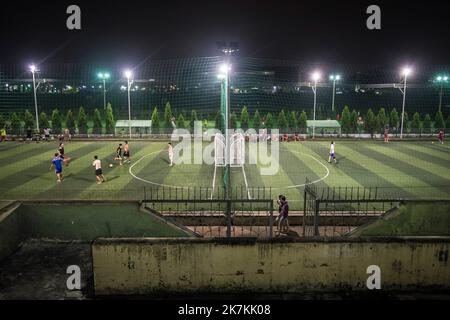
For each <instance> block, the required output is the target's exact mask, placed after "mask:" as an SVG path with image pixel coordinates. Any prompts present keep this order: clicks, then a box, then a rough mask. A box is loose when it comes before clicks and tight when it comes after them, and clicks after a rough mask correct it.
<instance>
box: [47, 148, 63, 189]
mask: <svg viewBox="0 0 450 320" xmlns="http://www.w3.org/2000/svg"><path fill="white" fill-rule="evenodd" d="M63 161H64V160H63V159H62V158H61V157H60V155H59V154H58V153H55V157H54V158H53V160H52V164H51V166H50V170H51V169H52V168H53V167H54V168H55V173H56V181H57V182H61V180H62V167H63Z"/></svg>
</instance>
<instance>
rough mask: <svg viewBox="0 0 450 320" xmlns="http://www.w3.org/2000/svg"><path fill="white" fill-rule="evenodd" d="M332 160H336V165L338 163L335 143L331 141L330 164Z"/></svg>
mask: <svg viewBox="0 0 450 320" xmlns="http://www.w3.org/2000/svg"><path fill="white" fill-rule="evenodd" d="M331 160H334V163H337V161H336V155H335V153H334V141H331V145H330V157H329V158H328V162H329V163H331Z"/></svg>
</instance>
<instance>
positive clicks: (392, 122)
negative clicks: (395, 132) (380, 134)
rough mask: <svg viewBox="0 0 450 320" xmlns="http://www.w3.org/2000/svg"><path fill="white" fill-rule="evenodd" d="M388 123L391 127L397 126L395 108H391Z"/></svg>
mask: <svg viewBox="0 0 450 320" xmlns="http://www.w3.org/2000/svg"><path fill="white" fill-rule="evenodd" d="M389 125H390V126H391V128H398V112H397V110H396V109H395V108H394V109H392V110H391V116H390V117H389Z"/></svg>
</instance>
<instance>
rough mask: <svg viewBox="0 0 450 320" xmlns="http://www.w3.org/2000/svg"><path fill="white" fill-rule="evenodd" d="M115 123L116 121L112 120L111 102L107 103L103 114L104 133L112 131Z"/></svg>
mask: <svg viewBox="0 0 450 320" xmlns="http://www.w3.org/2000/svg"><path fill="white" fill-rule="evenodd" d="M115 125H116V121H114V113H113V109H112V106H111V103H108V105H107V106H106V114H105V127H106V133H110V134H111V133H114V126H115Z"/></svg>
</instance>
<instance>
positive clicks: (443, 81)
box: [436, 76, 448, 112]
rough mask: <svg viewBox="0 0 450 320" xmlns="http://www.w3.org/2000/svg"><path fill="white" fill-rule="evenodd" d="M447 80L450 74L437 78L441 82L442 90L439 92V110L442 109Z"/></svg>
mask: <svg viewBox="0 0 450 320" xmlns="http://www.w3.org/2000/svg"><path fill="white" fill-rule="evenodd" d="M447 80H448V76H444V77H441V76H439V77H437V78H436V81H437V82H438V83H440V84H441V90H440V92H439V112H441V111H442V93H443V90H444V83H446V82H447Z"/></svg>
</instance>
